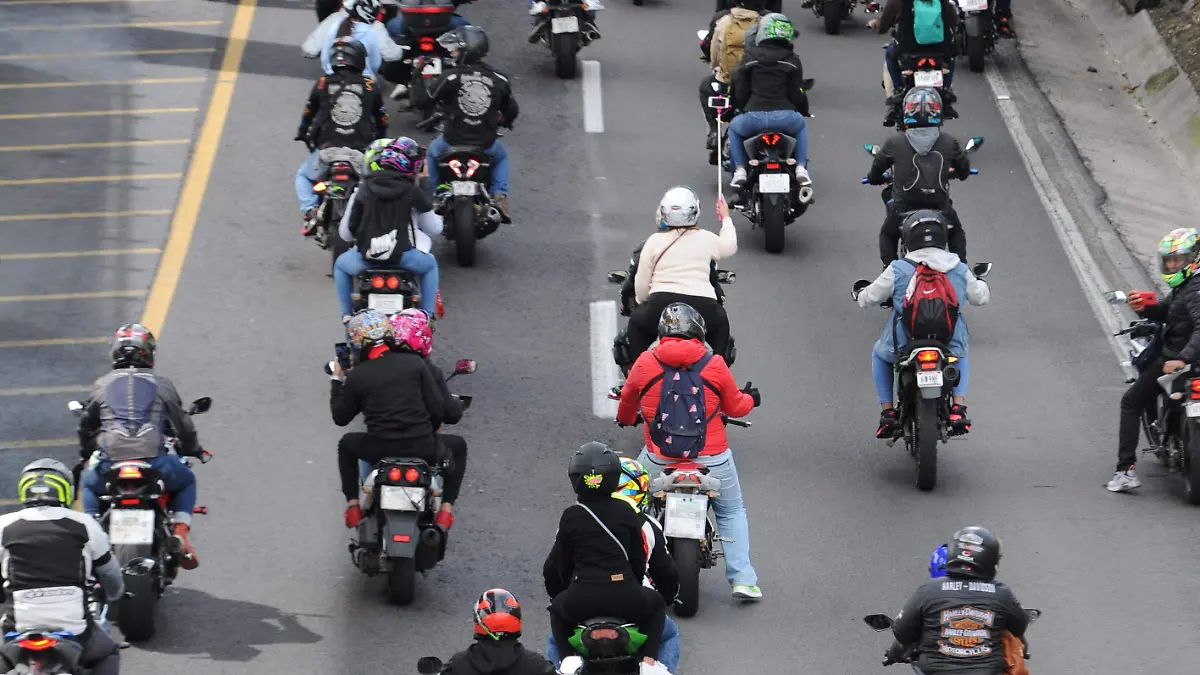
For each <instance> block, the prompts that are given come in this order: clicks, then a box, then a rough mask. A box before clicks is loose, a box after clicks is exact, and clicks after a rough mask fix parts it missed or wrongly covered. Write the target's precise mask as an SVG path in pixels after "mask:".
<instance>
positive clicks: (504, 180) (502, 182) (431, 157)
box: [425, 134, 508, 197]
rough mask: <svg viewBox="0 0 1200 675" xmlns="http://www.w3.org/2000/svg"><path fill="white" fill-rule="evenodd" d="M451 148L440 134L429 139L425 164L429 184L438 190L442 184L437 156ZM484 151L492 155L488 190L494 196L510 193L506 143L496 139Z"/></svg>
mask: <svg viewBox="0 0 1200 675" xmlns="http://www.w3.org/2000/svg"><path fill="white" fill-rule="evenodd" d="M449 149H450V144H449V143H447V142H446V140H445V139H444V138H442V135H441V134H438V135H437V137H436V138H434V139H433V140H432V141H429V150H428V152H426V157H427V158H428V161H426V162H425V166H427V167H429V184H430V185H432V186H433V189H434V190H435V191H436V190H437V186H438V185H439V184H440V183H439V181H438V175H437V172H438V165H437V158H438V156H439V155H441V154H443V153H445V152H446V151H447V150H449ZM484 152H486V153H487V154H489V155H491V156H492V184H491V185H490V186H488V191H489V192H491V193H492V196H493V197H495V196H496V195H506V194H508V151H507V150H505V149H504V144H503V143H501V142H500V141H499V139H497V140H496V142H495V143H492V147H490V148H485V149H484Z"/></svg>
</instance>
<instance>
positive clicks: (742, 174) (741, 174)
mask: <svg viewBox="0 0 1200 675" xmlns="http://www.w3.org/2000/svg"><path fill="white" fill-rule="evenodd" d="M745 183H746V170H745V169H743V168H742V167H740V166H739V167H738V168H736V169H734V170H733V178H731V179H729V187H734V188H740V187H742V185H744V184H745Z"/></svg>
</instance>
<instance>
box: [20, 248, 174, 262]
mask: <svg viewBox="0 0 1200 675" xmlns="http://www.w3.org/2000/svg"><path fill="white" fill-rule="evenodd" d="M151 253H162V249H161V248H109V249H99V250H96V251H45V252H42V253H6V254H3V255H0V261H5V260H8V261H11V260H45V259H47V258H85V257H91V256H105V255H114V256H115V255H147V254H151Z"/></svg>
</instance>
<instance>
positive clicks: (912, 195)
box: [892, 147, 950, 207]
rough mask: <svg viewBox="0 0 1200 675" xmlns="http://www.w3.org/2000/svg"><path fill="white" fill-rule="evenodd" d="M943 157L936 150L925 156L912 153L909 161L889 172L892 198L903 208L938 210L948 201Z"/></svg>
mask: <svg viewBox="0 0 1200 675" xmlns="http://www.w3.org/2000/svg"><path fill="white" fill-rule="evenodd" d="M946 163H947V162H946V158H945V156H944V155H943V154H942V153H941V152H940V151H939V150H937V148H936V147H935V148H934V149H933V150H931V151H929V152H927V153H925V154H924V155H921V154H918V153H915V152H914V153H913V155H912V161H911V162H910V163H908V164H907V165H905V164H904V163H897V166H896V167H895V168H893V169H892V176H893V180H892V196H893V197H894V198H895V200H896V201H897V202H899V203H902V204H908V205H912V206H926V207H940V206H942V205H943V204H945V203H946V201H947V200H948V199H949V198H950V193H949V191H947V190H946V186H945V184H943V183H942V171H944V167H945V165H946Z"/></svg>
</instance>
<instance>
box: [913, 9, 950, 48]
mask: <svg viewBox="0 0 1200 675" xmlns="http://www.w3.org/2000/svg"><path fill="white" fill-rule="evenodd" d="M913 38H914V39H916V41H917V44H919V45H936V44H938V43H940V42H945V40H946V30H945V26H944V25H943V23H942V0H913Z"/></svg>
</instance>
